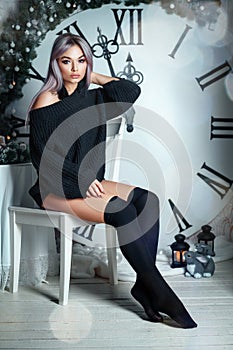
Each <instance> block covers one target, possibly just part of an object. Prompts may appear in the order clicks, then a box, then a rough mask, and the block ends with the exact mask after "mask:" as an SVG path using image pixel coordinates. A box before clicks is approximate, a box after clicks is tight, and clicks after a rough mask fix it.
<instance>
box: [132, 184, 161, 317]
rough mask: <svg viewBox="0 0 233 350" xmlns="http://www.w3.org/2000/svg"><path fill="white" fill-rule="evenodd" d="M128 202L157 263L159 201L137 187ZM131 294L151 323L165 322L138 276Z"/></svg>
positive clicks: (152, 194) (148, 192)
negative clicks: (134, 211)
mask: <svg viewBox="0 0 233 350" xmlns="http://www.w3.org/2000/svg"><path fill="white" fill-rule="evenodd" d="M128 202H129V203H131V204H133V205H134V206H135V208H136V211H137V217H138V223H139V226H140V228H141V230H142V232H143V233H144V241H145V244H146V245H147V247H148V249H149V251H150V254H151V256H152V258H153V260H154V262H155V261H156V255H157V249H158V240H159V199H158V197H157V196H156V195H155V194H154V193H152V192H150V191H147V190H145V189H143V188H140V187H136V188H134V189H133V190H132V191H131V193H130V195H129V198H128ZM131 294H132V296H133V297H134V298H135V299H136V300H137V301H138V302H139V303H140V304H141V305H142V306H143V308H144V310H145V312H146V314H147V316H148V317H149V318H150V320H151V321H153V322H158V321H162V320H163V317H162V316H161V315H160V314H159V313H158V311H157V310H156V309H154V308H153V305H152V303H151V300H150V298H149V297H148V295H147V291H146V289H145V287H144V286H143V283H142V281H141V280H140V277H139V276H138V275H137V278H136V282H135V284H134V286H133V288H132V289H131Z"/></svg>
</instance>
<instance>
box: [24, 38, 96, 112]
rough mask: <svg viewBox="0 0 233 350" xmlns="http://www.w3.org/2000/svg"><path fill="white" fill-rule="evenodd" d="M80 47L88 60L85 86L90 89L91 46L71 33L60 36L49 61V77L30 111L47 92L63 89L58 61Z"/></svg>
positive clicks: (34, 99) (33, 100) (34, 98)
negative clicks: (66, 53) (41, 95)
mask: <svg viewBox="0 0 233 350" xmlns="http://www.w3.org/2000/svg"><path fill="white" fill-rule="evenodd" d="M74 45H78V46H79V47H80V48H81V50H82V51H83V54H84V56H85V58H86V60H87V70H86V75H85V86H86V88H88V87H89V85H90V83H91V72H92V69H93V55H92V50H91V47H90V46H89V44H88V43H87V42H86V41H85V40H84V39H83V38H82V37H81V36H79V35H76V34H71V33H65V34H61V35H59V36H58V37H57V38H56V40H55V41H54V44H53V47H52V50H51V54H50V60H49V68H48V73H47V77H46V79H45V82H44V85H43V86H42V88H41V89H40V90H39V91H38V92H37V94H36V95H35V96H34V97H33V99H32V101H31V103H30V105H29V108H28V111H29V112H30V110H31V109H32V106H33V104H34V103H35V101H36V99H37V97H38V96H39V95H40V94H41V93H42V92H45V91H53V92H59V91H60V90H61V89H62V87H63V78H62V74H61V71H60V69H59V66H58V63H57V59H58V58H59V57H61V56H62V54H63V53H64V52H65V51H67V50H68V49H69V48H70V47H72V46H74Z"/></svg>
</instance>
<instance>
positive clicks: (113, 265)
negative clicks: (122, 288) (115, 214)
mask: <svg viewBox="0 0 233 350" xmlns="http://www.w3.org/2000/svg"><path fill="white" fill-rule="evenodd" d="M105 230H106V242H107V255H108V271H109V282H110V284H112V285H116V284H118V274H117V259H116V243H117V242H116V231H115V229H114V228H113V227H111V226H109V225H105Z"/></svg>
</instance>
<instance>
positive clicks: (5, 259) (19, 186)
mask: <svg viewBox="0 0 233 350" xmlns="http://www.w3.org/2000/svg"><path fill="white" fill-rule="evenodd" d="M34 181H35V170H34V168H33V166H32V164H31V163H24V164H7V165H0V218H1V226H0V288H1V289H2V290H4V289H5V287H6V284H7V282H8V279H9V272H10V226H9V212H8V208H9V206H11V205H22V206H26V207H27V206H29V207H33V206H34V202H33V200H32V198H31V197H30V196H29V194H28V189H29V188H30V187H31V185H32V184H33V183H34ZM37 229H38V228H36V227H32V226H30V227H28V228H25V229H24V231H23V234H24V235H26V237H25V236H24V237H25V238H26V239H24V244H23V246H22V255H21V257H22V258H23V259H24V260H25V261H27V264H28V267H29V269H30V265H33V264H31V262H32V261H31V260H33V257H37V260H38V256H45V255H48V237H47V236H46V235H43V236H44V237H45V238H44V241H43V240H41V237H40V239H39V238H38V234H33V235H32V234H29V232H28V231H27V230H30V232H31V231H32V230H37ZM27 232H28V233H27ZM35 241H36V242H35ZM35 250H36V251H35ZM39 264H41V262H39ZM34 265H35V264H34ZM37 269H38V266H37ZM39 269H40V268H39ZM24 274H25V275H28V273H25V272H24ZM25 278H26V279H27V276H26V277H25Z"/></svg>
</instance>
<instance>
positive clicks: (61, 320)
mask: <svg viewBox="0 0 233 350" xmlns="http://www.w3.org/2000/svg"><path fill="white" fill-rule="evenodd" d="M166 280H167V281H168V283H169V284H170V285H171V286H172V287H173V289H174V290H175V291H176V293H177V294H178V295H179V296H180V297H181V299H182V301H183V302H184V304H185V305H186V307H187V308H188V310H189V311H190V313H191V315H192V316H193V318H194V319H195V321H196V322H197V323H198V327H197V328H195V329H190V330H185V329H180V328H176V327H175V326H174V324H172V323H169V322H166V323H162V324H158V323H151V322H148V321H147V320H146V318H145V315H144V313H143V311H142V309H141V307H140V306H139V305H138V304H137V303H136V302H134V301H133V299H132V298H131V297H130V294H129V291H130V288H131V286H132V283H127V282H121V283H119V285H117V286H114V287H113V286H110V285H109V284H108V282H107V281H106V280H102V279H98V278H94V279H91V280H73V281H71V286H70V298H69V304H68V306H65V307H64V306H60V305H58V304H57V299H56V298H57V296H58V279H55V278H53V279H51V280H49V284H48V285H47V284H42V285H40V286H39V287H37V288H30V287H22V286H21V287H20V288H19V293H17V294H14V295H13V294H10V293H9V292H4V293H3V292H0V349H14V350H16V349H46V350H47V349H64V350H68V349H90V350H91V349H106V350H111V349H114V350H116V349H117V350H118V349H119V350H120V349H124V350H128V349H135V350H145V349H153V350H159V349H172V350H183V349H187V350H192V349H195V350H196V349H198V350H202V349H203V350H204V349H208V350H209V349H214V350H223V349H229V350H230V349H231V350H232V349H233V260H230V261H225V262H221V263H217V264H216V272H215V274H214V276H213V277H211V278H209V279H200V280H196V279H193V278H186V277H184V276H183V275H178V276H172V277H166Z"/></svg>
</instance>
